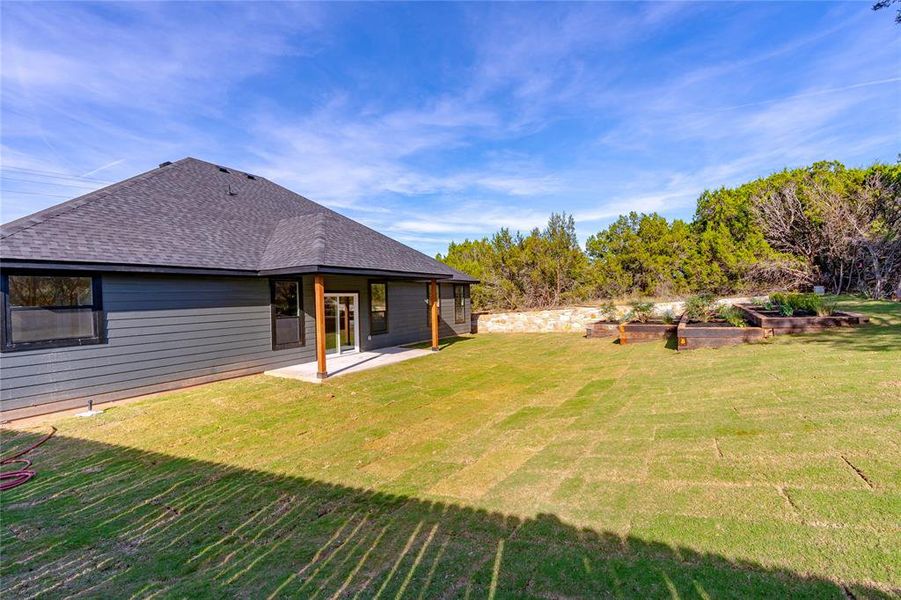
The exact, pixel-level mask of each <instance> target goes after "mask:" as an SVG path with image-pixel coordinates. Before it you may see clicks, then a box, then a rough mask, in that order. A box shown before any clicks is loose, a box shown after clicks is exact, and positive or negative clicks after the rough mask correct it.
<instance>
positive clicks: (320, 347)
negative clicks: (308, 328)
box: [313, 275, 328, 379]
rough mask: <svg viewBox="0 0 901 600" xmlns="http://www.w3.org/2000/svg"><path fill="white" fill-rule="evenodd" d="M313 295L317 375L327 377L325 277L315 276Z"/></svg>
mask: <svg viewBox="0 0 901 600" xmlns="http://www.w3.org/2000/svg"><path fill="white" fill-rule="evenodd" d="M313 297H314V299H315V304H316V377H318V378H319V379H325V378H326V377H328V371H327V370H326V367H325V278H324V277H323V276H322V275H314V276H313Z"/></svg>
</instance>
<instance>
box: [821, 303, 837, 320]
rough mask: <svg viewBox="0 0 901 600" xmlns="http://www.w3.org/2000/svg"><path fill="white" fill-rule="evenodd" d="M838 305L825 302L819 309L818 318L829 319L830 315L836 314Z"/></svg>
mask: <svg viewBox="0 0 901 600" xmlns="http://www.w3.org/2000/svg"><path fill="white" fill-rule="evenodd" d="M835 307H836V303H835V302H834V301H833V302H823V303H822V304H821V305H820V306H819V308H817V316H818V317H828V316H830V315H833V314H835Z"/></svg>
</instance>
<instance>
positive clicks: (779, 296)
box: [770, 292, 789, 306]
mask: <svg viewBox="0 0 901 600" xmlns="http://www.w3.org/2000/svg"><path fill="white" fill-rule="evenodd" d="M788 297H789V294H787V293H785V292H776V293H775V294H770V304H775V305H776V306H783V305H785V304H787V303H788Z"/></svg>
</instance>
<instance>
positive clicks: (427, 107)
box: [0, 3, 901, 253]
mask: <svg viewBox="0 0 901 600" xmlns="http://www.w3.org/2000/svg"><path fill="white" fill-rule="evenodd" d="M3 12H4V15H3V16H4V19H3V22H2V59H0V60H2V63H0V66H2V69H0V102H2V112H3V120H2V124H0V126H2V137H3V140H2V148H0V154H2V156H0V160H2V166H3V167H4V169H5V170H4V171H3V176H4V179H3V180H2V185H0V191H2V210H3V215H2V218H3V219H10V218H15V217H18V216H22V215H23V214H25V213H28V212H32V211H33V210H37V209H39V208H43V207H44V206H47V205H49V204H52V203H54V202H56V201H58V200H60V199H64V198H65V197H67V195H68V196H74V195H76V194H78V193H83V192H84V191H85V190H88V189H91V188H92V187H93V186H96V185H102V183H101V181H103V180H116V179H120V178H123V177H126V176H129V175H132V174H134V173H135V172H138V171H141V170H144V169H148V168H152V167H154V166H155V165H156V164H157V163H158V162H161V161H163V160H172V159H177V158H180V157H182V156H186V155H194V156H198V157H200V158H206V159H208V160H211V161H215V162H220V163H224V164H230V165H233V166H236V167H238V168H242V169H245V170H248V171H250V172H256V173H259V174H261V175H264V176H267V177H269V178H271V179H274V180H275V181H278V182H280V183H283V184H285V185H287V186H289V187H291V188H292V189H295V190H296V191H298V192H300V193H302V194H304V195H306V196H308V197H311V198H313V199H314V200H317V201H321V202H324V203H327V204H328V205H330V206H332V207H335V208H338V209H340V210H342V211H344V212H346V213H347V214H349V215H350V216H352V217H355V218H358V219H361V220H363V221H364V222H366V223H367V224H369V225H372V226H373V227H376V228H377V229H380V230H382V231H385V232H387V233H389V234H391V235H393V236H394V237H396V238H397V239H400V240H402V241H406V242H408V243H411V244H413V245H415V246H416V247H419V248H421V249H423V250H425V251H427V252H430V253H433V252H435V251H437V250H440V249H442V248H443V247H444V246H445V245H446V243H447V241H449V240H450V239H457V238H459V237H473V236H481V235H484V234H487V233H491V232H492V231H494V230H496V229H498V228H500V227H504V226H506V227H510V228H512V229H519V230H528V229H531V228H532V227H540V226H542V225H544V224H545V223H546V221H547V217H548V215H549V213H550V212H551V211H558V212H559V211H567V212H570V213H572V214H574V215H575V217H576V219H577V222H578V224H579V232H580V234H581V235H582V236H583V237H584V236H585V235H587V234H588V233H591V232H593V231H596V230H597V229H598V228H599V227H602V226H603V225H604V224H605V223H607V222H609V221H610V220H612V219H613V218H615V216H616V215H617V214H620V213H623V212H628V211H630V210H640V211H659V212H662V213H663V214H666V215H667V216H670V217H674V216H681V217H690V215H691V212H692V208H693V203H694V199H695V198H696V197H697V195H698V194H699V193H700V192H701V191H702V190H703V189H704V188H708V187H718V186H720V185H729V184H735V183H738V182H740V181H743V180H746V179H748V178H751V177H757V176H761V175H765V174H766V173H768V172H770V171H772V170H774V169H779V168H782V167H786V166H795V165H799V164H803V163H806V162H810V161H812V160H820V159H830V158H838V159H841V160H845V161H847V162H851V163H861V162H863V163H866V162H870V161H872V160H875V159H878V158H881V159H883V160H893V159H894V157H895V154H896V152H897V150H896V147H897V131H899V130H901V115H899V113H898V111H897V106H898V102H899V94H901V78H899V77H898V73H897V56H898V53H899V52H901V39H899V37H898V36H897V31H896V29H895V28H894V25H893V24H892V23H891V19H888V20H886V19H879V18H874V16H873V14H872V11H869V10H867V9H866V7H862V8H861V7H858V6H855V5H853V4H836V5H830V6H828V7H827V6H824V5H816V4H807V5H803V6H802V7H794V8H791V7H788V6H784V5H779V4H757V3H755V4H747V5H745V4H735V3H730V4H717V3H646V4H634V5H629V6H626V7H624V6H620V5H616V4H613V3H598V4H575V5H574V4H493V5H476V4H463V5H415V6H413V7H412V8H411V7H403V9H401V7H399V6H397V5H367V4H355V5H349V4H337V5H336V4H333V5H322V4H307V3H303V4H301V3H285V4H281V3H244V4H235V3H225V4H210V3H196V4H185V3H180V4H171V3H160V4H154V3H137V4H135V3H128V4H125V3H123V4H79V3H66V4H6V5H4V7H3ZM13 169H31V170H32V172H43V173H45V174H46V173H56V174H57V175H58V177H57V178H56V179H52V178H49V177H42V176H40V175H38V176H36V177H34V178H33V179H34V180H36V181H37V183H33V182H28V181H25V180H27V179H29V178H27V177H23V176H22V173H23V171H18V175H15V173H16V171H14V170H13ZM50 182H52V183H50Z"/></svg>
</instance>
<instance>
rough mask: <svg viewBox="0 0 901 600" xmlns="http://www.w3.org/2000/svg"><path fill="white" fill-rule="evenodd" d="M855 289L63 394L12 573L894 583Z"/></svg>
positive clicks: (524, 586) (508, 584)
mask: <svg viewBox="0 0 901 600" xmlns="http://www.w3.org/2000/svg"><path fill="white" fill-rule="evenodd" d="M843 306H845V307H846V308H851V309H854V310H861V311H863V312H866V313H868V314H870V315H872V316H873V321H874V323H873V325H870V326H868V327H865V328H861V329H858V330H854V331H848V330H843V331H836V332H833V333H827V334H819V335H810V336H794V337H780V338H777V339H775V340H773V341H771V342H768V343H765V344H761V345H756V346H740V347H734V348H724V349H720V350H698V351H694V352H684V353H677V352H675V351H673V350H672V349H669V348H666V347H664V345H663V344H658V343H650V344H642V345H637V344H636V345H630V346H623V347H620V346H619V345H618V344H614V343H612V341H611V340H610V339H584V338H582V337H581V336H579V335H565V334H546V335H487V334H486V335H478V336H475V337H472V338H461V339H459V340H456V341H454V342H453V343H449V344H448V345H447V346H446V347H445V348H444V350H443V351H442V352H441V353H439V354H437V355H434V356H427V357H423V358H419V359H415V360H412V361H408V362H405V363H401V364H397V365H392V366H389V367H385V368H382V369H378V370H374V371H367V372H363V373H359V374H355V375H349V376H346V377H341V378H336V379H334V380H330V381H328V382H327V383H326V384H324V385H322V386H315V385H310V384H305V383H301V382H294V381H290V380H285V379H275V378H268V377H265V376H255V377H248V378H244V379H238V380H233V381H227V382H222V383H218V384H213V385H208V386H204V387H201V388H196V389H192V390H188V391H184V392H179V393H171V394H167V395H164V396H160V397H157V398H152V399H147V400H144V401H140V402H135V403H131V404H127V405H123V406H120V407H116V408H112V409H110V410H108V411H107V412H106V413H105V414H104V415H102V416H101V417H97V418H94V419H89V420H79V419H71V418H69V419H57V420H56V421H55V424H56V425H57V426H58V427H59V434H58V436H57V437H56V438H55V439H53V440H52V441H51V442H50V443H48V444H46V445H45V446H44V447H43V448H41V449H40V450H38V451H36V452H34V453H33V457H34V462H35V466H36V468H37V469H38V471H39V474H38V476H37V478H36V479H34V480H33V481H31V482H30V483H28V484H26V485H25V486H22V487H20V488H18V489H16V490H13V491H10V492H4V493H3V495H2V527H0V543H2V548H0V550H2V571H0V574H2V595H3V597H4V598H13V597H29V596H36V595H41V594H45V595H51V596H57V597H59V596H66V597H74V596H76V595H77V594H79V593H80V594H81V597H96V596H101V597H103V596H106V597H117V598H128V597H132V596H135V597H149V596H156V597H169V596H172V597H188V596H211V597H224V596H229V597H233V596H241V597H269V596H281V597H313V596H315V597H322V598H326V597H333V596H347V597H352V596H359V597H365V598H370V597H379V598H395V597H398V596H403V597H408V598H433V597H448V598H450V597H467V596H468V597H473V598H483V597H496V598H503V597H517V598H519V597H533V598H565V597H589V598H598V597H641V598H644V597H673V598H676V597H680V598H694V597H700V598H707V597H710V598H722V597H734V598H748V597H788V596H792V597H810V598H828V597H833V598H850V597H854V598H864V597H881V596H889V597H890V596H893V595H895V596H897V595H898V593H899V589H901V436H899V409H901V305H899V304H888V303H875V302H867V303H855V302H848V301H846V302H845V303H844V304H843ZM45 429H46V427H43V428H36V429H34V430H32V431H30V432H28V433H22V432H13V431H9V430H7V431H4V433H3V442H4V453H5V452H8V451H10V450H11V449H12V448H14V447H16V446H18V445H19V444H22V443H24V442H26V441H27V440H30V439H34V438H35V437H36V436H37V435H38V433H39V432H41V431H44V430H45Z"/></svg>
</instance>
